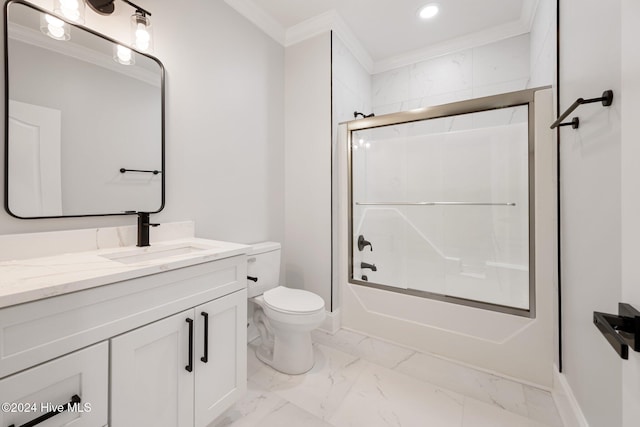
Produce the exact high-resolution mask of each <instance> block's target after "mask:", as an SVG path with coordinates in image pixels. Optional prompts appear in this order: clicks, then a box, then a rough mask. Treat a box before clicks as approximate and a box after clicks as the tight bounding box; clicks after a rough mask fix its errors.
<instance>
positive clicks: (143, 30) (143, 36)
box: [136, 24, 151, 51]
mask: <svg viewBox="0 0 640 427" xmlns="http://www.w3.org/2000/svg"><path fill="white" fill-rule="evenodd" d="M150 41H151V35H150V34H149V32H148V31H147V27H146V26H145V25H144V24H138V25H137V28H136V47H137V48H138V49H140V50H142V51H145V50H147V49H149V42H150Z"/></svg>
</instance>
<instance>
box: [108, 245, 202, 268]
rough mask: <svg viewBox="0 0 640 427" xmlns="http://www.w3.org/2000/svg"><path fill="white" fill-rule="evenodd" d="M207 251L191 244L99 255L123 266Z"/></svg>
mask: <svg viewBox="0 0 640 427" xmlns="http://www.w3.org/2000/svg"><path fill="white" fill-rule="evenodd" d="M207 249H212V248H211V247H207V246H198V245H194V244H191V243H185V244H183V245H178V246H161V247H153V246H149V247H146V248H137V249H133V250H130V251H125V252H114V253H110V254H102V255H100V256H101V257H103V258H107V259H110V260H112V261H117V262H121V263H123V264H137V263H139V262H144V261H155V260H159V259H163V258H169V257H174V256H178V255H186V254H192V253H194V252H200V251H204V250H207Z"/></svg>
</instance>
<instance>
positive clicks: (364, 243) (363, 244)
mask: <svg viewBox="0 0 640 427" xmlns="http://www.w3.org/2000/svg"><path fill="white" fill-rule="evenodd" d="M367 246H369V248H370V249H371V252H373V245H372V244H371V242H368V241H366V240H364V236H363V235H362V234H361V235H359V236H358V250H359V251H360V252H362V251H363V250H364V248H365V247H367Z"/></svg>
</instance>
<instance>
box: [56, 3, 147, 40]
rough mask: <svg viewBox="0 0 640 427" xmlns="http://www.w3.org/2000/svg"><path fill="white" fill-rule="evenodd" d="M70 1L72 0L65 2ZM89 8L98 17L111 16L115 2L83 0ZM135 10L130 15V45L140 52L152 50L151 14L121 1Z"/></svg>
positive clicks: (132, 4) (135, 5) (133, 4)
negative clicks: (97, 14)
mask: <svg viewBox="0 0 640 427" xmlns="http://www.w3.org/2000/svg"><path fill="white" fill-rule="evenodd" d="M67 1H72V0H67ZM85 1H86V2H87V4H88V5H89V7H90V8H91V9H92V10H94V11H95V12H97V13H99V14H100V15H111V14H112V13H113V11H114V10H115V4H114V3H115V0H85ZM121 1H122V2H123V3H126V4H128V5H129V6H131V7H132V8H134V9H135V12H134V14H133V15H131V45H132V46H133V47H135V48H136V49H138V50H139V51H141V52H151V51H152V50H153V37H152V31H151V21H150V20H149V17H150V16H151V12H149V11H147V10H145V9H143V8H141V7H140V6H138V5H137V4H135V3H132V2H130V1H128V0H121Z"/></svg>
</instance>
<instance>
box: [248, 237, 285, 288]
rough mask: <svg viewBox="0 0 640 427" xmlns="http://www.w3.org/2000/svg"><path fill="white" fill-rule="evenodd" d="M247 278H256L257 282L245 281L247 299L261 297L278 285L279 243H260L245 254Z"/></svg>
mask: <svg viewBox="0 0 640 427" xmlns="http://www.w3.org/2000/svg"><path fill="white" fill-rule="evenodd" d="M247 276H248V277H257V278H258V281H257V282H254V281H253V280H249V279H247V293H248V296H249V298H252V297H256V296H258V295H262V294H263V293H264V292H265V291H267V290H269V289H273V288H275V287H276V286H278V284H279V283H280V243H277V242H262V243H256V244H254V245H253V247H252V249H251V250H250V251H249V253H248V254H247Z"/></svg>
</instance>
